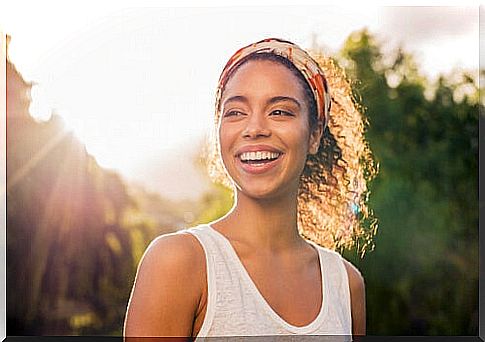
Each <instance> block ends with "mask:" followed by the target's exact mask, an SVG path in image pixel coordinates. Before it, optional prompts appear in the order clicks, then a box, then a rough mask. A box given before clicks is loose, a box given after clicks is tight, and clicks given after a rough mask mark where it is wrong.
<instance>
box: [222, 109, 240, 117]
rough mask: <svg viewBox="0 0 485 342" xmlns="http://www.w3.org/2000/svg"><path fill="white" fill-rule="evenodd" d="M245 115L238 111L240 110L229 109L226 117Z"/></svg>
mask: <svg viewBox="0 0 485 342" xmlns="http://www.w3.org/2000/svg"><path fill="white" fill-rule="evenodd" d="M241 115H243V113H242V112H240V111H238V110H228V111H227V112H226V114H224V117H228V116H241Z"/></svg>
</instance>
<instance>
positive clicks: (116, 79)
mask: <svg viewBox="0 0 485 342" xmlns="http://www.w3.org/2000/svg"><path fill="white" fill-rule="evenodd" d="M81 4H82V5H81ZM140 4H141V5H143V7H139V6H140ZM183 4H188V5H183ZM222 4H223V3H222V2H221V3H215V2H214V3H212V4H210V5H205V6H204V7H195V5H194V3H191V4H190V3H187V2H185V3H184V2H182V5H179V7H175V6H172V7H156V6H157V4H156V3H155V2H154V1H141V2H140V1H138V2H136V3H135V2H134V1H126V0H122V1H118V2H111V1H108V2H99V3H95V2H89V1H88V2H87V3H86V2H83V3H81V2H67V1H64V2H63V1H42V2H39V1H37V2H34V1H15V2H14V1H10V4H7V5H6V8H5V6H4V10H2V11H0V30H2V31H3V32H5V33H8V34H9V35H11V37H12V39H11V43H10V45H9V55H10V59H11V61H12V62H13V63H14V64H15V65H16V67H17V69H18V70H19V71H20V73H21V74H22V75H23V77H24V78H25V79H26V80H27V81H32V82H35V84H36V85H35V86H34V87H33V89H32V98H33V103H32V106H31V108H30V110H31V114H32V115H33V116H34V117H35V118H37V119H38V120H47V119H48V118H49V117H50V115H51V113H52V112H55V113H56V114H58V115H60V116H61V117H62V118H63V119H64V121H65V124H66V128H67V129H70V130H72V131H73V132H74V134H75V135H76V136H77V137H78V138H79V139H80V140H81V141H82V142H83V143H85V145H86V148H87V150H88V152H89V153H90V154H92V155H93V156H94V157H95V158H96V160H97V161H98V163H99V164H100V165H101V166H103V167H106V168H109V169H115V170H117V171H119V172H120V173H121V174H122V175H123V176H124V177H125V178H126V179H128V180H133V181H136V182H138V183H140V184H142V185H144V186H145V187H146V188H148V189H150V190H153V191H157V192H159V193H161V194H162V195H164V196H167V197H171V198H174V199H181V198H196V197H197V196H199V195H200V193H201V192H202V191H204V189H206V188H207V182H206V180H205V179H204V178H203V177H202V176H201V175H200V173H199V172H198V171H197V170H196V169H195V168H194V166H193V160H194V158H195V156H196V154H197V151H199V148H200V144H201V142H202V141H203V139H204V137H205V136H206V135H207V134H208V132H209V129H210V127H211V123H212V115H213V107H214V91H215V87H216V84H217V79H218V77H219V73H220V71H221V70H222V68H223V66H224V64H225V62H226V61H227V59H228V58H229V57H230V56H231V55H232V54H233V53H234V52H235V51H236V50H237V49H239V48H240V47H242V46H244V45H247V44H249V43H251V42H254V41H257V40H260V39H262V38H265V37H270V36H273V37H280V38H285V39H287V40H290V41H293V42H295V43H297V44H298V45H300V46H301V47H303V48H310V47H311V46H313V44H315V43H317V44H318V45H319V46H322V47H323V48H324V52H325V53H326V54H328V55H332V54H335V53H336V52H337V51H338V50H339V49H340V48H341V47H342V44H343V43H344V41H345V39H346V38H347V37H348V36H349V34H350V33H351V32H353V31H356V30H360V29H362V28H364V27H367V28H368V29H369V30H370V31H371V32H372V33H374V34H376V35H377V37H378V39H379V40H380V41H381V42H383V43H384V46H385V47H386V48H392V47H396V46H398V45H401V46H403V47H404V48H405V50H406V51H408V52H410V53H412V54H414V56H415V59H416V61H417V62H418V65H419V66H420V69H421V71H422V73H423V74H425V75H427V76H428V77H429V78H431V79H433V78H435V77H436V76H437V75H438V74H439V73H448V72H450V71H451V70H453V69H454V68H465V69H469V70H475V71H476V70H477V69H478V57H479V44H478V42H479V36H478V32H479V21H478V19H479V18H478V7H477V5H473V4H471V6H469V7H378V6H375V7H373V6H369V5H366V6H364V5H359V6H353V7H350V6H340V7H337V6H332V7H329V6H322V5H314V4H313V5H298V6H296V5H284V6H275V5H271V6H263V5H257V4H256V1H254V2H252V3H250V4H251V6H246V7H242V6H229V7H227V6H226V7H222ZM463 4H465V5H466V4H467V3H466V2H463ZM468 5H470V4H468ZM27 8H28V9H29V10H26V9H27ZM180 179H183V181H182V182H181V181H180Z"/></svg>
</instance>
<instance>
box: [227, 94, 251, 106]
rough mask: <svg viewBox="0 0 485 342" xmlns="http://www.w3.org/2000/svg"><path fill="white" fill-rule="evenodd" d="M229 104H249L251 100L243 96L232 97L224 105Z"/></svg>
mask: <svg viewBox="0 0 485 342" xmlns="http://www.w3.org/2000/svg"><path fill="white" fill-rule="evenodd" d="M229 102H244V103H248V102H249V100H248V99H247V97H245V96H242V95H236V96H231V97H229V98H228V99H226V100H225V101H224V103H223V105H224V106H225V105H226V104H228V103H229Z"/></svg>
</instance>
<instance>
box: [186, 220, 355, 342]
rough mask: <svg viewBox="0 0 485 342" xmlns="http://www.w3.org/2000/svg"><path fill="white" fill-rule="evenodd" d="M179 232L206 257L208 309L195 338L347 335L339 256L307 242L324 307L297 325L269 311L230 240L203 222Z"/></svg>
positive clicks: (347, 317)
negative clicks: (316, 260)
mask: <svg viewBox="0 0 485 342" xmlns="http://www.w3.org/2000/svg"><path fill="white" fill-rule="evenodd" d="M179 232H180V233H190V234H192V235H193V236H194V237H195V238H196V239H197V240H198V241H199V243H200V244H201V246H202V248H203V250H204V253H205V258H206V270H207V288H208V298H207V309H206V315H205V318H204V322H203V324H202V327H201V329H200V331H199V333H198V335H197V337H214V336H249V335H251V336H253V335H256V336H258V335H294V334H297V335H300V336H301V335H304V334H311V335H326V334H330V335H334V336H333V337H334V338H335V337H336V336H335V335H340V334H345V335H351V324H352V323H351V316H350V295H349V288H348V279H347V274H346V269H345V266H344V264H343V261H342V257H341V256H340V254H338V253H337V252H334V251H331V250H328V249H326V248H323V247H320V246H318V245H317V244H315V243H312V245H313V246H315V248H316V249H317V251H318V254H319V261H320V268H321V275H322V278H323V279H322V290H323V294H322V295H323V303H322V308H321V312H320V314H319V315H318V316H317V318H316V319H315V320H314V321H313V323H310V324H309V325H307V326H304V327H296V326H292V325H290V324H289V323H287V322H286V321H284V320H283V319H282V318H281V317H279V315H277V313H276V312H274V311H273V310H272V308H271V307H270V306H269V304H268V303H267V302H266V301H265V300H264V298H263V297H262V295H261V294H260V292H259V291H258V289H257V288H256V285H255V284H254V283H253V281H252V279H251V278H250V277H249V274H247V272H246V270H245V269H244V266H243V265H242V263H241V261H240V260H239V258H238V257H237V255H236V252H235V251H234V249H233V248H232V246H231V245H230V243H229V241H228V240H227V239H226V238H225V237H223V236H222V235H221V234H220V233H219V232H217V231H216V230H214V229H213V228H212V227H211V226H210V225H206V224H204V225H199V226H196V227H192V228H188V229H184V230H181V231H179ZM320 337H322V336H320ZM340 337H342V338H344V337H349V336H340ZM196 340H199V339H198V338H197V339H196ZM343 340H345V341H347V339H345V338H344V339H343ZM350 340H351V339H350ZM339 341H340V340H339Z"/></svg>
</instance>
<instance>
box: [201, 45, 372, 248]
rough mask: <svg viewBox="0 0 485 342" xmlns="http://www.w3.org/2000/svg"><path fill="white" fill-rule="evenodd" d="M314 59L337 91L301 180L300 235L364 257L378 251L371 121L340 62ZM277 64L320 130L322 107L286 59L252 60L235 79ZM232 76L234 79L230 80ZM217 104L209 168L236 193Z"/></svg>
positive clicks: (214, 177) (333, 92)
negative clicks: (259, 65)
mask: <svg viewBox="0 0 485 342" xmlns="http://www.w3.org/2000/svg"><path fill="white" fill-rule="evenodd" d="M313 58H314V59H315V61H317V63H318V64H319V65H320V67H321V69H322V71H323V72H324V74H325V78H326V79H327V82H328V85H329V88H330V92H331V101H332V103H331V109H330V114H329V121H328V125H327V127H326V128H325V130H324V132H323V134H322V138H321V141H320V148H319V150H318V152H317V153H316V154H314V155H312V154H309V155H308V156H307V161H306V164H305V168H304V170H303V173H302V175H301V177H300V187H299V193H298V230H299V233H300V235H301V236H302V237H304V238H307V239H309V240H312V241H314V242H315V243H317V244H319V245H321V246H323V247H326V248H329V249H332V250H336V249H339V250H342V249H344V248H347V249H351V248H354V247H355V248H356V250H357V252H358V253H360V255H361V257H363V256H364V254H365V252H366V251H367V250H372V249H373V248H374V243H373V237H374V235H375V234H376V232H377V219H376V217H375V216H374V214H373V211H372V210H371V209H370V208H369V207H368V204H367V202H368V200H369V195H370V191H369V190H368V187H367V183H368V182H369V181H371V180H372V179H373V178H374V177H375V176H376V175H377V173H378V167H379V165H378V164H377V163H376V161H375V160H374V157H373V154H372V152H371V150H370V147H369V144H368V142H367V141H366V139H365V137H364V130H365V127H366V126H367V125H368V121H367V118H366V117H365V116H364V115H363V114H362V110H361V108H360V106H359V105H358V104H357V102H356V101H355V99H354V97H353V95H352V89H351V86H350V82H349V80H348V79H347V77H346V76H345V73H344V71H343V70H342V69H341V68H340V67H338V66H337V65H336V63H335V61H334V60H332V59H330V58H327V57H324V56H322V55H314V56H313ZM255 59H258V60H261V59H263V60H271V61H274V62H277V63H281V64H283V65H284V66H286V67H287V68H288V69H289V70H290V71H292V73H294V74H295V75H296V76H297V77H298V79H299V80H300V83H301V84H302V85H303V87H304V89H305V97H306V98H307V101H308V104H309V107H308V108H310V110H309V111H310V115H309V121H310V122H309V124H310V128H314V127H315V126H316V120H317V119H316V115H317V114H316V104H315V99H314V97H313V95H312V92H311V90H310V88H309V85H308V83H307V82H306V80H305V78H304V76H303V75H302V74H301V73H300V71H299V70H298V69H297V68H296V67H295V66H294V65H293V64H292V63H291V62H290V61H289V60H287V59H286V58H284V57H281V56H277V55H275V54H271V53H267V54H266V53H265V54H258V55H250V56H248V57H247V58H246V59H245V60H244V61H242V62H241V63H240V64H239V65H238V66H237V67H235V68H234V70H233V71H232V72H231V75H234V73H235V72H236V71H237V70H238V69H239V67H241V66H242V65H243V64H245V63H246V62H248V61H249V60H255ZM229 77H231V76H229ZM219 109H220V108H219V103H218V99H216V108H215V113H216V114H215V117H214V127H213V128H214V129H213V131H212V133H211V137H210V140H209V144H208V145H207V146H206V150H205V155H206V163H207V168H208V172H209V176H210V177H211V179H212V180H213V181H215V182H217V183H220V184H223V185H225V186H227V187H228V188H231V189H233V194H234V185H233V183H232V181H231V179H230V176H229V175H228V173H227V171H226V169H225V167H224V165H223V163H222V158H221V154H220V144H219V125H220V119H221V115H220V111H219Z"/></svg>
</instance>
